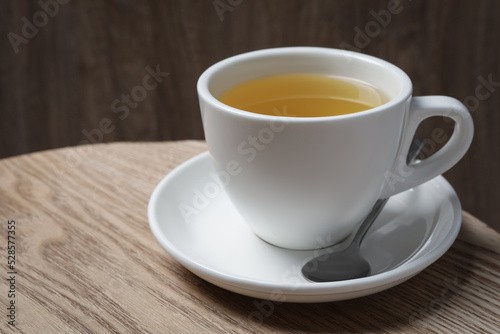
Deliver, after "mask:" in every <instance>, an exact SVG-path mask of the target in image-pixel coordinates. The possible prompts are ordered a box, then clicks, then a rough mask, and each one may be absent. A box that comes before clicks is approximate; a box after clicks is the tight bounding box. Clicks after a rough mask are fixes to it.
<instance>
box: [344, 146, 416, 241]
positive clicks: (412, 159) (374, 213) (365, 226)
mask: <svg viewBox="0 0 500 334" xmlns="http://www.w3.org/2000/svg"><path fill="white" fill-rule="evenodd" d="M423 143H424V142H423V140H421V139H418V138H415V139H414V140H413V142H412V144H411V146H410V150H409V152H408V163H411V164H413V163H416V162H417V158H418V155H419V154H420V152H422V148H423ZM388 200H389V198H380V199H378V200H377V202H375V205H373V208H372V210H371V211H370V213H369V214H368V216H366V218H365V220H363V223H362V224H361V226H360V227H359V229H358V231H357V232H356V235H355V236H354V238H353V240H352V244H355V245H358V246H359V245H360V244H361V241H362V240H363V238H364V237H365V234H366V232H367V231H368V230H369V229H370V227H371V225H372V223H373V221H374V220H375V219H376V218H377V217H378V215H379V214H380V212H381V211H382V209H383V208H384V206H385V204H386V203H387V201H388Z"/></svg>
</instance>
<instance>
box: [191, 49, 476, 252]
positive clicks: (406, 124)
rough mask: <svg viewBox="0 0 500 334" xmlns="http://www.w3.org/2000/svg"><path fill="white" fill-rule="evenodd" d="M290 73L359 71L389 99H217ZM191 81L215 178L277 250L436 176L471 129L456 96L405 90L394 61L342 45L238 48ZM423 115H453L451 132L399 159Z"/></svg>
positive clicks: (350, 223)
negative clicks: (315, 106)
mask: <svg viewBox="0 0 500 334" xmlns="http://www.w3.org/2000/svg"><path fill="white" fill-rule="evenodd" d="M293 73H313V74H324V75H338V76H344V77H350V78H354V79H358V80H361V81H364V82H366V83H369V84H371V85H373V86H375V87H378V88H379V89H380V90H382V91H383V92H384V93H385V95H386V96H388V97H389V99H390V100H389V102H387V103H385V104H383V105H381V106H379V107H376V108H373V109H369V110H366V111H362V112H358V113H354V114H346V115H341V116H327V117H287V116H286V115H282V116H268V115H261V114H256V113H252V112H247V111H243V110H239V109H236V108H233V107H230V106H228V105H225V104H223V103H221V102H220V101H218V100H217V97H219V96H220V95H221V94H222V93H224V92H225V91H226V90H228V89H229V88H231V87H233V86H235V85H237V84H239V83H242V82H245V81H248V80H251V79H255V78H259V77H265V76H272V75H280V74H293ZM197 88H198V95H199V100H200V108H201V114H202V119H203V126H204V130H205V136H206V141H207V143H208V147H209V151H210V153H211V155H212V156H213V158H214V162H215V168H216V170H217V174H218V175H219V177H220V180H221V184H222V185H223V186H224V188H225V190H226V192H227V194H228V196H229V198H230V199H231V201H232V203H233V204H234V206H235V207H236V208H237V209H238V211H239V212H240V214H241V215H242V217H243V218H244V219H245V221H246V222H247V223H248V225H249V226H250V227H251V229H252V230H253V231H254V232H255V233H256V234H257V235H258V236H259V237H260V238H262V239H263V240H265V241H267V242H269V243H271V244H273V245H276V246H279V247H284V248H290V249H316V248H320V247H325V246H327V245H329V244H335V243H337V242H339V241H341V240H342V239H344V238H345V237H347V236H348V235H349V234H350V233H351V232H353V231H354V230H355V229H356V228H357V227H358V225H359V224H360V222H361V221H362V220H363V218H364V217H365V216H366V215H367V214H368V212H369V211H370V210H371V208H372V206H373V204H374V203H375V202H376V200H377V199H378V198H386V197H388V196H391V195H394V194H397V193H400V192H402V191H405V190H408V189H410V188H412V187H415V186H417V185H419V184H422V183H424V182H426V181H428V180H430V179H432V178H434V177H436V176H438V175H439V174H442V173H443V172H445V171H446V170H448V169H449V168H451V167H452V166H453V165H454V164H456V163H457V162H458V161H459V160H460V159H461V158H462V156H463V155H464V154H465V152H466V151H467V149H468V147H469V145H470V143H471V141H472V137H473V122H472V119H471V116H470V114H469V112H468V111H467V109H466V107H465V106H464V105H463V104H462V103H460V102H459V101H458V100H456V99H453V98H451V97H446V96H425V97H412V83H411V81H410V79H409V77H408V76H407V75H406V74H405V73H404V72H403V71H402V70H401V69H399V68H398V67H396V66H394V65H392V64H390V63H388V62H386V61H384V60H381V59H378V58H375V57H372V56H368V55H364V54H360V53H356V52H351V51H347V50H337V49H327V48H316V47H288V48H276V49H265V50H259V51H254V52H249V53H245V54H241V55H237V56H234V57H231V58H228V59H225V60H223V61H221V62H219V63H216V64H215V65H213V66H211V67H210V68H208V69H207V70H206V71H205V72H204V73H203V74H202V75H201V77H200V79H199V81H198V87H197ZM280 112H285V113H286V110H281V111H280V110H278V113H280ZM431 116H446V117H449V118H451V119H453V120H454V121H455V128H454V132H453V135H452V136H451V138H450V139H449V140H448V142H447V143H446V144H445V145H444V147H443V148H442V149H441V150H439V151H438V152H437V153H435V154H434V155H432V156H431V157H429V158H428V159H425V160H424V161H423V162H421V163H419V164H417V165H408V164H407V161H406V159H407V154H408V150H409V147H410V144H411V142H412V140H413V136H414V134H415V131H416V129H417V127H418V125H419V124H420V123H421V122H422V121H423V120H424V119H426V118H428V117H431Z"/></svg>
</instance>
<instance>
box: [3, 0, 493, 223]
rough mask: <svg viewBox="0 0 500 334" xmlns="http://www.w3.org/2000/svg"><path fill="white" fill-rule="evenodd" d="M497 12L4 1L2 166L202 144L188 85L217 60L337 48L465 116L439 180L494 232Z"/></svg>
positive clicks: (379, 4) (431, 126)
mask: <svg viewBox="0 0 500 334" xmlns="http://www.w3.org/2000/svg"><path fill="white" fill-rule="evenodd" d="M499 13H500V1H497V0H475V1H469V0H441V1H432V0H429V1H426V0H377V1H354V0H339V1H328V0H321V1H320V0H307V1H305V0H303V1H299V0H272V1H266V0H197V1H194V0H184V1H181V0H164V1H160V0H156V1H155V0H135V1H134V0H109V1H104V0H95V1H81V0H80V1H78V0H72V1H70V0H40V1H21V0H19V1H8V0H1V2H0V31H1V44H0V46H1V48H0V50H1V51H0V158H7V157H11V156H15V155H19V154H25V153H30V152H35V151H40V150H47V149H53V148H59V147H66V146H73V145H82V144H89V143H92V144H96V143H107V142H114V141H165V140H181V139H203V129H202V124H201V118H200V114H199V107H198V100H197V94H196V81H197V79H198V77H199V75H200V74H201V73H202V72H203V71H204V70H205V69H206V68H207V67H209V66H210V65H212V64H213V63H215V62H217V61H219V60H221V59H224V58H227V57H229V56H232V55H235V54H239V53H242V52H247V51H251V50H257V49H262V48H271V47H281V46H322V47H331V48H343V49H349V50H355V51H359V52H362V53H366V54H370V55H374V56H376V57H380V58H382V59H385V60H387V61H389V62H392V63H394V64H395V65H397V66H399V67H400V68H402V69H403V70H404V71H405V72H406V73H407V74H408V75H409V76H410V78H411V79H412V81H413V84H414V94H415V95H430V94H432V95H449V96H452V97H455V98H457V99H459V100H460V101H462V102H463V103H464V104H465V105H466V106H467V107H468V109H469V111H470V112H471V114H472V116H473V119H474V122H475V129H476V133H475V139H474V141H473V143H472V146H471V148H470V150H469V152H468V153H467V155H466V156H465V157H464V158H463V159H462V160H461V162H460V163H459V164H458V165H456V166H455V167H454V168H453V169H452V170H450V171H449V172H447V173H446V174H445V177H446V178H447V179H448V180H449V182H450V183H451V184H452V185H453V187H454V188H455V190H456V191H457V193H458V195H459V197H460V199H461V202H462V205H463V208H464V209H465V210H467V211H469V212H470V213H472V214H473V215H475V216H476V217H478V218H480V219H481V220H483V221H485V222H486V223H488V224H489V225H491V226H493V227H494V228H496V229H497V230H500V219H499V218H498V213H499V209H498V208H499V204H500V203H499V199H500V177H499V175H498V174H499V172H500V43H499V41H498V36H499V34H500V19H498V15H499ZM436 130H439V131H441V130H443V131H444V133H446V134H449V133H451V131H452V123H450V122H446V121H445V120H443V119H442V118H436V119H431V120H429V121H428V122H425V124H424V125H423V126H422V127H421V128H420V129H419V136H428V137H430V136H431V135H432V131H436ZM431 146H436V147H431ZM438 148H439V147H438V145H429V147H428V151H431V150H436V149H438ZM0 172H1V171H0Z"/></svg>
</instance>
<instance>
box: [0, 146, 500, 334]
mask: <svg viewBox="0 0 500 334" xmlns="http://www.w3.org/2000/svg"><path fill="white" fill-rule="evenodd" d="M204 150H206V145H205V143H204V142H201V141H183V142H168V143H115V144H99V145H93V146H78V147H70V148H64V149H59V150H52V151H46V152H40V153H34V154H28V155H23V156H19V157H14V158H10V159H5V160H0V194H1V197H0V198H1V202H0V217H1V219H2V225H1V227H0V235H1V240H2V241H1V242H0V252H1V259H2V260H1V262H2V263H1V266H0V268H1V277H2V279H1V283H0V305H1V308H2V312H0V317H1V324H0V331H1V332H2V333H11V332H12V333H108V332H113V333H197V332H218V333H226V332H231V331H233V332H262V333H267V332H277V333H290V332H300V333H303V332H363V331H379V332H390V333H402V332H406V333H411V332H454V333H478V332H488V333H493V332H499V331H500V234H499V233H497V232H495V231H494V230H492V229H490V228H489V227H487V226H486V225H485V224H484V223H482V222H481V221H479V220H477V219H476V218H474V217H473V216H471V215H469V214H467V213H466V212H464V213H463V227H462V230H461V232H460V235H459V237H458V239H457V240H456V242H455V243H454V244H453V246H452V247H451V249H450V250H449V251H448V252H447V253H446V254H445V255H444V256H443V257H441V258H440V259H439V260H438V261H437V262H435V263H434V264H433V265H431V266H430V267H429V268H427V269H426V270H424V271H423V272H422V273H420V274H419V275H417V276H416V277H414V278H412V279H411V280H409V281H407V282H405V283H403V284H401V285H399V286H397V287H395V288H392V289H390V290H387V291H384V292H381V293H378V294H375V295H371V296H368V297H363V298H358V299H354V300H348V301H342V302H334V303H323V304H277V303H273V302H271V301H263V300H256V299H254V298H250V297H245V296H241V295H237V294H235V293H232V292H228V291H226V290H223V289H221V288H218V287H216V286H214V285H211V284H209V283H207V282H205V281H203V280H201V279H200V278H198V277H197V276H195V275H193V274H191V273H190V272H189V271H188V270H186V269H184V267H182V266H181V265H180V264H178V263H177V262H175V261H174V260H173V259H172V258H171V257H170V256H169V255H168V254H167V253H166V252H165V251H164V250H163V249H162V248H161V247H160V245H159V244H158V243H157V242H156V240H155V238H154V237H153V235H152V233H151V231H150V229H149V225H148V219H147V205H148V200H149V197H150V195H151V193H152V191H153V189H154V188H155V186H156V185H157V184H158V182H159V181H160V180H161V179H162V178H163V177H164V176H165V175H166V174H167V173H168V172H169V171H171V170H172V169H173V168H174V167H176V166H178V165H179V164H180V163H182V162H183V161H185V160H187V159H188V158H190V157H192V156H194V155H196V154H198V153H200V152H202V151H204ZM9 228H10V229H9ZM9 231H14V232H15V234H13V233H10V234H8V233H9ZM8 235H11V236H15V239H12V238H11V239H10V241H11V243H10V244H9V242H8ZM8 246H14V247H11V248H10V251H11V255H14V254H13V253H15V264H14V266H13V267H12V268H9V267H8V262H7V261H8V252H9V249H8ZM11 259H12V258H11ZM10 272H13V274H10ZM9 278H10V279H11V280H10V281H9V280H8V279H9ZM12 278H13V279H12ZM9 291H10V293H9ZM12 292H14V294H15V296H14V295H12ZM11 301H14V303H15V304H14V307H15V309H14V312H13V315H14V316H15V322H14V324H15V327H14V326H11V325H9V324H8V321H10V319H9V318H8V315H9V314H10V313H11V310H7V311H6V308H7V307H10V303H11ZM11 309H12V307H11ZM258 314H259V315H260V316H256V315H258Z"/></svg>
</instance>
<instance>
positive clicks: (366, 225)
mask: <svg viewBox="0 0 500 334" xmlns="http://www.w3.org/2000/svg"><path fill="white" fill-rule="evenodd" d="M388 200H389V198H381V199H378V200H377V202H375V205H374V206H373V208H372V210H371V211H370V213H369V214H368V216H366V218H365V220H363V223H361V226H360V227H359V229H358V231H357V232H356V235H355V236H354V238H353V240H352V244H353V245H357V246H359V245H360V244H361V240H363V238H364V237H365V234H366V232H367V231H368V230H369V229H370V227H371V226H372V223H373V221H374V220H375V219H376V218H377V216H378V215H379V214H380V212H381V211H382V209H383V208H384V206H385V204H386V203H387V201H388Z"/></svg>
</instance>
